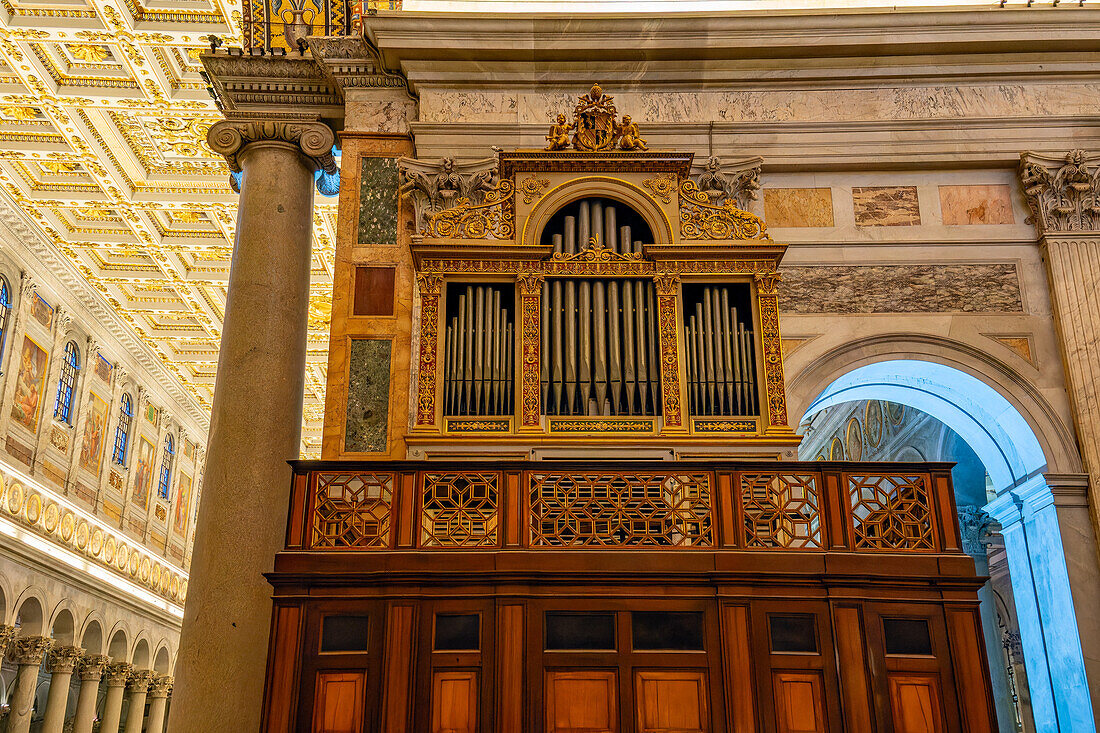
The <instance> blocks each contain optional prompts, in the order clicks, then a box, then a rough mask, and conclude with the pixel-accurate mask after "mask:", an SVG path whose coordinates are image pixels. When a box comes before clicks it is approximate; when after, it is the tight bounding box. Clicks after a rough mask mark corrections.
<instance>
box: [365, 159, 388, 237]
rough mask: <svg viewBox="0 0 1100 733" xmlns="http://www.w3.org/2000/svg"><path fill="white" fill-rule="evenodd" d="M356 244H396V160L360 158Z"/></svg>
mask: <svg viewBox="0 0 1100 733" xmlns="http://www.w3.org/2000/svg"><path fill="white" fill-rule="evenodd" d="M359 244H397V161H396V160H394V159H393V158H363V175H362V177H361V178H360V179H359Z"/></svg>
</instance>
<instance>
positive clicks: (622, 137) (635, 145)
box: [617, 115, 649, 150]
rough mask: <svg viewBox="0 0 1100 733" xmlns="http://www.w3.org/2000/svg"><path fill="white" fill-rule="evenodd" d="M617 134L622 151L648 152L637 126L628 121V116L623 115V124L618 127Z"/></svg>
mask: <svg viewBox="0 0 1100 733" xmlns="http://www.w3.org/2000/svg"><path fill="white" fill-rule="evenodd" d="M617 132H618V133H619V147H620V148H621V149H622V150H649V148H648V147H647V146H646V141H645V139H644V138H642V132H641V130H639V129H638V125H637V124H635V123H634V122H631V121H630V115H623V123H622V124H621V125H619V129H618V130H617Z"/></svg>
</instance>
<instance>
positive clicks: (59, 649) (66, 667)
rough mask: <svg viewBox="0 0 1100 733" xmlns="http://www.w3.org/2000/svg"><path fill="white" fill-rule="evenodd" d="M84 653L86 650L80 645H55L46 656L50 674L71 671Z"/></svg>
mask: <svg viewBox="0 0 1100 733" xmlns="http://www.w3.org/2000/svg"><path fill="white" fill-rule="evenodd" d="M83 655H84V650H83V649H81V648H80V647H78V646H55V647H53V648H52V649H50V652H49V654H48V655H47V657H46V667H47V668H48V669H49V671H50V674H57V673H58V672H60V673H62V674H64V673H66V672H70V673H71V672H72V671H73V669H75V668H76V665H77V663H78V662H79V661H80V658H81V657H82V656H83Z"/></svg>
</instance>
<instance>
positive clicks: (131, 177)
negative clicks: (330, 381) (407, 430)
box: [0, 0, 336, 455]
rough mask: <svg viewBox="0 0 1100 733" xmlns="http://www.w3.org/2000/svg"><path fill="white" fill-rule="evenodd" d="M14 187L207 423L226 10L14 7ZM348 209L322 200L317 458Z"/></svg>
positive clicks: (311, 445)
mask: <svg viewBox="0 0 1100 733" xmlns="http://www.w3.org/2000/svg"><path fill="white" fill-rule="evenodd" d="M0 6H2V7H0V143H2V144H0V186H2V190H3V192H4V193H5V194H6V195H7V196H9V197H10V198H11V199H12V200H13V201H14V202H15V203H16V204H17V205H18V206H19V207H20V208H21V209H22V210H23V211H24V212H25V213H26V214H27V215H28V216H29V217H30V218H31V219H32V220H33V221H34V223H35V224H36V225H37V228H38V229H40V230H41V233H42V235H43V236H44V237H45V239H46V240H48V241H49V242H51V243H52V245H53V246H54V247H55V248H56V250H57V251H58V252H59V253H60V254H62V255H63V257H64V258H67V259H68V260H69V261H70V262H71V263H72V265H73V266H74V267H75V268H76V269H77V270H78V271H79V272H80V274H81V275H82V276H83V280H84V281H85V282H86V283H87V286H88V288H90V289H91V290H92V291H94V292H95V293H96V294H98V296H100V297H102V298H105V299H106V300H107V301H108V302H109V304H110V305H111V306H112V307H113V309H114V310H115V311H116V312H117V313H118V315H119V316H120V317H121V318H122V319H123V320H124V321H125V322H127V323H128V325H129V326H130V327H132V328H133V329H134V331H135V332H136V333H137V334H138V336H139V337H140V338H141V339H142V340H143V341H144V343H145V344H146V345H147V346H148V347H149V348H150V349H151V350H152V351H153V352H154V353H155V354H156V356H157V357H158V358H159V359H160V360H161V361H163V363H164V365H165V366H166V368H167V369H168V370H169V371H170V372H171V373H172V374H173V375H174V376H175V377H177V378H178V379H179V381H180V383H181V384H182V386H183V388H184V390H186V392H187V393H189V395H190V396H191V397H192V398H193V400H194V404H193V406H192V407H193V411H194V412H196V413H197V414H198V415H199V419H200V420H202V421H203V422H205V415H206V413H207V412H208V410H209V407H210V402H211V398H212V395H213V390H214V374H215V370H216V367H217V358H218V343H219V339H220V337H221V326H222V316H223V313H224V306H225V296H226V284H227V281H228V276H229V262H230V256H231V253H232V242H233V228H234V217H235V208H236V195H235V194H234V193H233V192H232V190H231V189H230V187H229V185H228V169H227V168H226V166H225V164H224V162H223V161H222V160H221V159H220V158H219V156H217V155H215V154H214V153H213V152H212V151H211V150H210V149H209V148H208V147H207V145H206V142H205V135H206V130H207V128H208V127H209V126H210V124H211V123H212V122H213V121H214V120H216V119H218V118H219V115H218V113H217V111H216V108H215V106H214V103H213V102H212V101H211V99H210V97H209V96H208V94H207V91H206V84H205V83H204V82H203V80H202V78H201V77H200V75H199V72H200V70H201V69H202V66H201V64H200V63H199V61H198V56H199V54H200V53H201V51H202V50H203V49H204V48H209V46H208V42H207V40H206V39H207V37H208V36H210V35H211V34H213V35H216V36H218V37H220V38H222V39H224V42H225V43H226V44H227V45H233V46H239V45H242V40H243V39H242V38H241V31H240V28H241V25H240V21H241V9H240V6H239V4H238V3H235V2H227V1H226V0H43V1H41V2H22V1H20V0H0ZM335 226H336V200H335V199H334V198H333V199H327V198H323V197H318V199H317V206H316V210H315V216H314V232H315V233H314V237H315V239H314V262H313V283H314V297H313V303H312V305H311V309H310V325H311V333H310V344H309V366H308V374H307V377H306V408H305V409H306V416H305V422H306V430H305V433H304V437H303V450H304V452H305V453H306V454H307V455H312V454H315V453H316V452H317V451H319V447H320V427H321V421H322V416H323V415H322V413H323V399H324V384H325V375H324V370H325V360H326V352H327V347H328V337H327V329H328V311H329V303H330V300H331V282H332V280H331V276H332V261H333V254H334V246H335Z"/></svg>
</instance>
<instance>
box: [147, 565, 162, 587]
mask: <svg viewBox="0 0 1100 733" xmlns="http://www.w3.org/2000/svg"><path fill="white" fill-rule="evenodd" d="M163 572H164V566H163V565H159V564H158V565H154V566H153V569H152V571H151V574H150V577H151V578H152V580H151V581H150V583H151V585H152V586H153V587H154V588H155V587H156V586H158V585H159V584H160V576H161V573H163Z"/></svg>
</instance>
